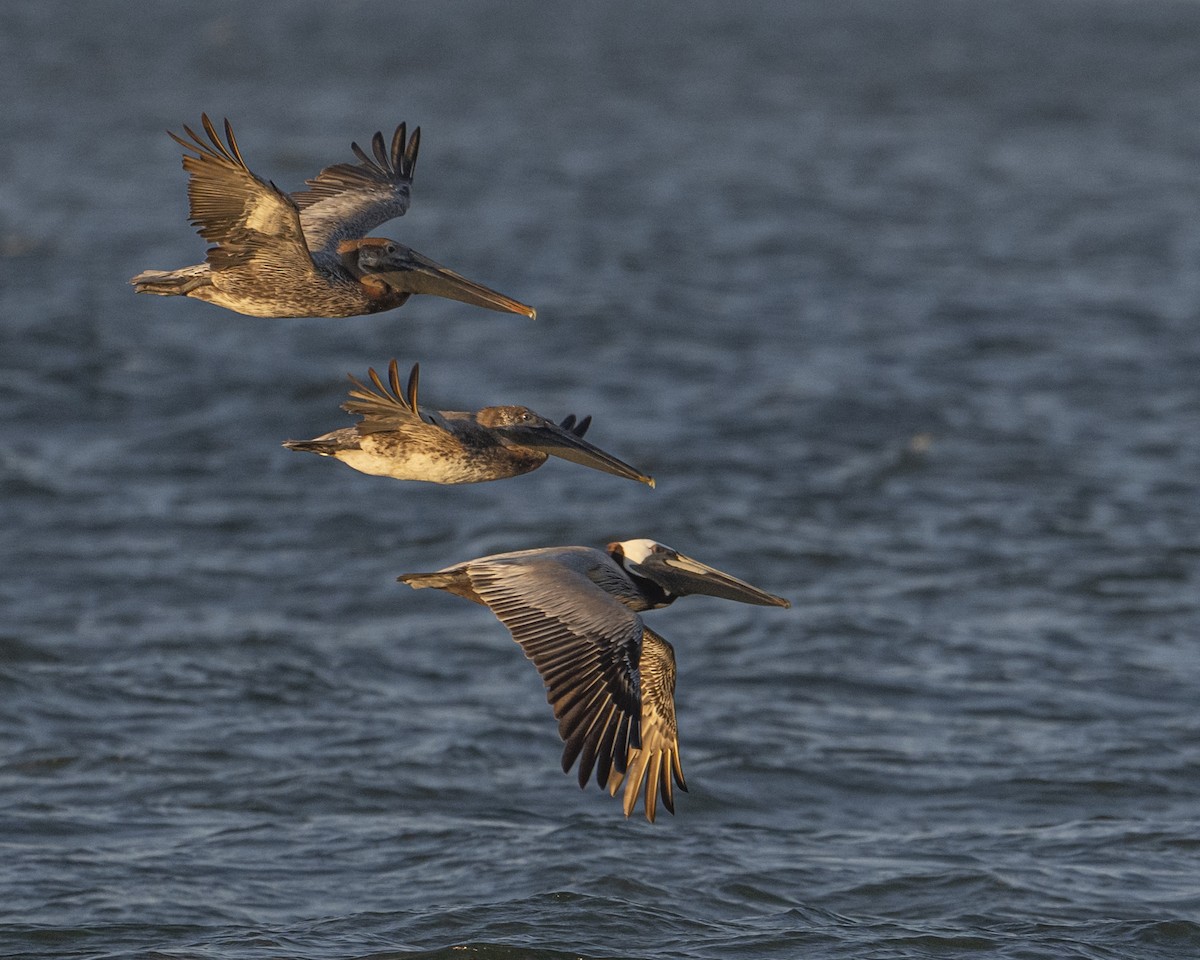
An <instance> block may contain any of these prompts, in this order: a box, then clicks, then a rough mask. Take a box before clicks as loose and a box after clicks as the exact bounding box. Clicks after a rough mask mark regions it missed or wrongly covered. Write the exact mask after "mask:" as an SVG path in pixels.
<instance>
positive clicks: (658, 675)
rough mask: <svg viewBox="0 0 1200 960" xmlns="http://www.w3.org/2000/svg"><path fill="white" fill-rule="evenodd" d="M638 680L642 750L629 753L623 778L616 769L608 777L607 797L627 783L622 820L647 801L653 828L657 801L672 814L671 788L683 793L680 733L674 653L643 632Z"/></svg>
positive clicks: (666, 645) (673, 808)
mask: <svg viewBox="0 0 1200 960" xmlns="http://www.w3.org/2000/svg"><path fill="white" fill-rule="evenodd" d="M638 672H639V674H640V675H641V678H642V745H641V747H638V748H634V749H631V750H630V751H629V757H628V759H627V762H626V769H625V772H624V773H622V772H620V771H619V770H616V769H614V770H613V771H612V772H611V773H610V774H609V776H608V792H609V794H610V795H611V796H614V797H615V796H616V795H617V791H618V790H619V789H621V783H622V782H623V781H624V783H625V796H624V797H623V798H622V805H623V807H624V809H625V816H629V815H630V814H631V813H633V808H634V807H636V806H637V801H638V797H639V796H643V795H644V796H645V798H646V800H645V807H646V818H647V819H648V820H649V821H650V822H651V823H653V822H654V808H655V805H656V800H657V798H658V797H660V796H661V797H662V802H663V806H664V807H666V808H667V809H668V810H670V811H671V812H672V813H674V812H675V797H674V793H673V791H672V786H671V782H672V780H674V782H675V783H677V784H678V785H679V787H680V789H681V790H686V789H687V783H686V782H685V781H684V779H683V767H682V766H681V765H680V762H679V731H678V728H677V727H676V725H675V651H674V650H673V649H672V647H671V645H670V644H669V643H667V641H666V640H664V639H663V638H662V637H660V636H659V635H658V634H657V633H655V632H654V631H653V630H651V629H650V628H649V627H647V628H646V629H645V632H644V634H643V636H642V655H641V658H640V659H639V661H638Z"/></svg>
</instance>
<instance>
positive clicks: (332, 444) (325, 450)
mask: <svg viewBox="0 0 1200 960" xmlns="http://www.w3.org/2000/svg"><path fill="white" fill-rule="evenodd" d="M283 445H284V446H285V447H287V448H288V449H289V450H299V451H301V452H302V453H315V454H317V455H318V456H321V457H332V456H333V455H334V454H336V453H337V452H338V451H339V450H342V449H344V447H345V445H344V444H340V443H338V442H337V441H336V440H326V439H325V438H324V437H317V439H316V440H284V441H283Z"/></svg>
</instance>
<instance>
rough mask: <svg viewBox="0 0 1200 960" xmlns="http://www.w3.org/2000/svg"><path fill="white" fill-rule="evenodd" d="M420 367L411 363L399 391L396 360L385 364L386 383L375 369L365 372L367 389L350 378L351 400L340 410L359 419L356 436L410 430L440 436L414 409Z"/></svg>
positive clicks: (353, 377)
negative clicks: (405, 380)
mask: <svg viewBox="0 0 1200 960" xmlns="http://www.w3.org/2000/svg"><path fill="white" fill-rule="evenodd" d="M420 374H421V365H420V364H419V363H414V364H413V368H412V371H411V372H410V373H409V375H408V387H407V389H405V390H401V389H400V368H399V365H398V364H397V363H396V361H395V360H392V361H391V362H390V363H389V364H388V382H387V383H386V384H385V383H384V382H383V380H382V379H381V378H380V376H379V374H378V373H376V372H375V368H374V367H370V368H368V370H367V376H368V377H369V378H370V380H371V384H372V386H367V385H366V384H365V383H363V382H362V381H361V380H359V379H358V378H357V377H355V376H353V375H351V376H350V382H351V383H353V384H354V387H355V389H353V390H351V391H350V399H349V400H347V401H346V402H345V403H343V404H342V409H343V410H345V411H346V412H347V413H353V414H356V415H357V416H360V417H362V420H361V421H360V422H359V423H358V424H357V429H358V432H359V434H361V435H362V436H366V435H368V434H372V433H393V432H403V433H411V432H413V431H418V432H419V431H433V432H436V433H438V434H442V433H444V432H445V431H444V430H442V428H441V427H438V426H435V425H433V424H432V423H429V422H427V421H426V420H424V419H423V418H422V417H421V412H420V408H419V407H418V406H417V385H418V382H419V379H420Z"/></svg>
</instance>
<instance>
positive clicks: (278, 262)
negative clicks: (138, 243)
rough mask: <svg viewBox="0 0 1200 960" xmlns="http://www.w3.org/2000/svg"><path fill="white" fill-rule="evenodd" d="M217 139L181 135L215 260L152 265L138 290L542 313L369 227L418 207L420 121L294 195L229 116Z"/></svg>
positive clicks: (375, 308)
mask: <svg viewBox="0 0 1200 960" xmlns="http://www.w3.org/2000/svg"><path fill="white" fill-rule="evenodd" d="M201 124H202V126H203V129H204V133H205V134H206V135H207V138H205V137H202V136H200V135H199V134H197V133H196V132H195V131H194V130H192V129H191V128H190V127H188V126H185V127H184V128H183V129H184V132H185V133H186V135H187V136H186V138H185V137H180V136H177V135H176V134H174V133H171V134H170V136H171V138H172V139H173V140H175V142H176V143H178V144H179V145H180V146H182V147H183V148H184V149H185V150H187V151H189V152H188V153H185V154H184V157H183V167H184V169H185V170H186V171H187V172H188V174H189V175H190V178H189V181H188V199H189V203H190V209H191V220H192V223H193V224H194V225H195V226H196V227H197V229H198V232H199V233H200V235H201V236H202V237H204V239H205V240H208V241H209V242H210V243H211V244H212V246H211V247H209V249H208V254H207V257H206V262H205V263H202V264H196V265H194V266H190V267H183V268H181V269H178V270H146V271H144V272H142V273H140V274H138V275H137V276H136V277H134V278H133V280H132V281H131V282H132V283H133V285H134V288H135V289H136V290H137V292H138V293H154V294H159V295H162V296H188V297H194V298H196V299H198V300H204V301H207V302H209V303H214V304H216V305H217V306H221V307H226V308H227V309H230V310H234V311H236V312H238V313H243V314H248V315H250V316H256V317H351V316H357V315H359V314H368V313H378V312H379V311H381V310H391V309H393V308H395V307H399V306H400V305H402V304H403V303H405V302H406V301H407V300H408V298H409V297H410V296H412V295H413V294H416V293H425V294H431V295H434V296H440V297H446V298H448V299H451V300H460V301H462V302H464V303H469V304H473V305H475V306H480V307H485V308H487V309H489V310H500V311H506V312H509V313H520V314H524V315H525V316H528V317H533V316H535V315H536V312H535V311H534V310H533V308H532V307H529V306H527V305H525V304H523V303H520V302H518V301H516V300H513V299H511V298H509V297H506V296H504V295H503V294H501V293H497V292H496V291H495V290H492V289H490V288H488V287H485V286H483V285H482V284H478V283H475V282H474V281H472V280H467V279H466V278H465V277H462V276H460V275H459V274H457V273H455V272H454V271H452V270H448V269H447V268H445V267H443V266H441V265H440V264H438V263H435V262H434V261H433V260H430V259H429V258H428V257H426V256H424V255H423V254H420V253H418V252H417V251H415V250H413V249H411V248H409V247H406V246H404V245H403V244H400V243H397V242H396V241H395V240H388V239H386V238H382V237H367V236H366V234H367V232H368V231H370V230H372V229H374V228H375V227H377V226H379V225H380V224H382V223H385V222H386V221H388V220H391V219H392V218H393V217H398V216H401V215H403V214H404V212H405V211H406V210H407V209H408V205H409V198H410V194H411V188H412V179H413V173H414V171H415V170H416V164H417V151H418V149H419V147H420V143H421V131H420V128H418V129H416V130H414V131H413V134H412V136H411V137H408V136H407V128H406V126H405V124H403V123H402V124H400V126H398V127H397V128H396V132H395V134H394V135H393V136H392V141H391V145H390V147H389V146H388V145H387V144H385V142H384V139H383V134H382V133H379V132H377V133H376V134H375V136H374V137H373V138H372V140H371V150H372V154H373V155H372V156H368V155H367V153H366V152H365V151H364V150H363V149H362V148H361V147H359V145H358V144H357V143H354V144H351V149H352V150H353V151H354V154H355V155H356V156H357V157H358V160H359V162H358V163H356V164H351V163H338V164H334V165H333V166H331V167H326V168H325V169H324V170H322V171H321V172H320V173H319V174H318V175H317V176H316V177H314V178H313V179H311V180H309V181H307V185H308V189H307V190H302V191H300V192H298V193H295V194H290V195H289V194H287V193H284V192H283V191H282V190H280V189H279V188H278V187H276V186H275V184H273V183H271V182H269V181H267V180H263V179H262V178H261V177H259V176H257V175H256V174H254V173H253V172H252V171H251V170H250V168H249V166H247V164H246V162H245V160H244V159H243V158H242V153H241V150H240V149H239V148H238V143H237V139H236V138H235V137H234V135H233V128H232V126H231V125H230V123H229V121H228V120H226V121H225V130H224V132H225V137H224V139H223V140H222V138H221V135H220V134H219V133H218V132H217V129H216V128H215V127H214V126H213V124H212V121H210V120H209V118H208V116H207V115H202V116H201Z"/></svg>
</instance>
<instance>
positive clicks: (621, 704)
mask: <svg viewBox="0 0 1200 960" xmlns="http://www.w3.org/2000/svg"><path fill="white" fill-rule="evenodd" d="M398 579H399V580H400V581H401V582H403V583H407V584H408V585H409V586H411V587H413V588H414V589H421V588H424V587H433V588H435V589H439V590H446V591H448V592H450V593H454V594H457V595H458V596H460V597H465V598H466V599H468V600H471V601H473V602H475V603H480V604H483V605H484V606H486V607H488V608H490V609H491V611H492V612H493V613H494V614H495V615H496V617H497V618H498V619H499V620H500V621H501V622H502V623H503V624H504V625H505V626H506V627H507V628H508V630H509V632H510V633H511V634H512V638H513V639H514V640H515V641H516V642H517V643H518V644H520V645H521V648H522V649H523V650H524V652H525V656H526V657H528V658H529V659H530V660H532V661H533V665H534V666H535V667H536V668H537V670H538V673H539V674H541V677H542V680H543V682H544V683H545V685H546V699H547V700H548V701H549V703H550V704H551V706H552V707H553V709H554V716H555V717H556V718H557V720H558V734H559V736H560V737H561V738H562V739H563V741H564V743H565V744H566V747H565V749H564V750H563V756H562V768H563V772H564V773H567V772H569V771H570V769H571V767H572V765H573V764H574V763H575V762H576V761H577V760H578V762H579V785H580V786H581V787H586V786H587V782H588V780H589V779H590V777H591V775H592V771H593V769H594V770H595V774H596V782H597V784H599V786H600V787H601V788H602V789H606V790H608V792H609V794H610V795H611V796H616V794H617V791H618V790H620V789H621V787H622V784H624V795H623V797H622V805H623V808H624V811H625V816H627V817H628V816H629V815H630V814H631V813H632V812H633V810H634V808H635V807H636V806H637V802H638V799H639V798H644V799H643V806H644V808H645V813H646V819H647V820H650V821H651V822H653V820H654V815H655V810H656V808H657V803H658V799H659V797H661V798H662V802H663V806H664V807H666V808H667V810H669V811H670V812H671V813H674V812H675V801H674V795H673V785H677V786H678V787H679V788H680V789H682V790H687V784H686V782H685V781H684V777H683V767H682V765H681V764H680V761H679V737H678V731H677V727H676V722H675V653H674V650H673V649H672V647H671V645H670V644H669V643H668V642H667V641H666V640H664V639H663V638H662V637H661V636H659V635H658V634H657V633H655V632H654V631H653V630H651V629H650V628H649V627H647V626H646V625H645V624H644V623H643V622H642V618H641V616H640V615H639V614H641V613H642V612H644V611H646V610H653V609H657V608H659V607H665V606H667V605H668V604H671V603H673V602H674V601H675V600H676V599H677V598H679V597H683V596H687V595H689V594H707V595H709V596H713V597H722V598H724V599H727V600H737V601H740V602H742V603H755V604H762V605H768V606H777V607H787V606H790V604H789V603H788V601H787V600H784V599H783V598H782V597H777V596H774V595H773V594H770V593H766V592H765V591H763V590H760V589H758V588H757V587H754V586H751V585H750V584H748V583H746V582H745V581H742V580H738V579H737V578H736V577H732V576H730V575H729V574H727V573H722V572H721V571H719V570H716V569H714V568H712V567H709V566H707V565H705V564H703V563H700V562H699V561H697V560H693V559H691V558H690V557H687V556H684V555H683V554H681V553H679V552H678V551H676V550H673V549H671V548H670V547H668V546H665V545H664V544H661V543H656V542H655V541H653V540H625V541H622V542H618V543H610V544H609V545H608V547H607V548H606V549H605V550H595V549H592V548H590V547H545V548H542V549H537V550H520V551H517V552H515V553H501V554H497V555H495V556H490V557H481V558H480V559H478V560H469V561H467V562H466V563H460V564H457V565H455V566H452V567H446V568H445V569H444V570H439V571H437V572H435V573H408V574H404V575H402V576H400V577H399V578H398Z"/></svg>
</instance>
